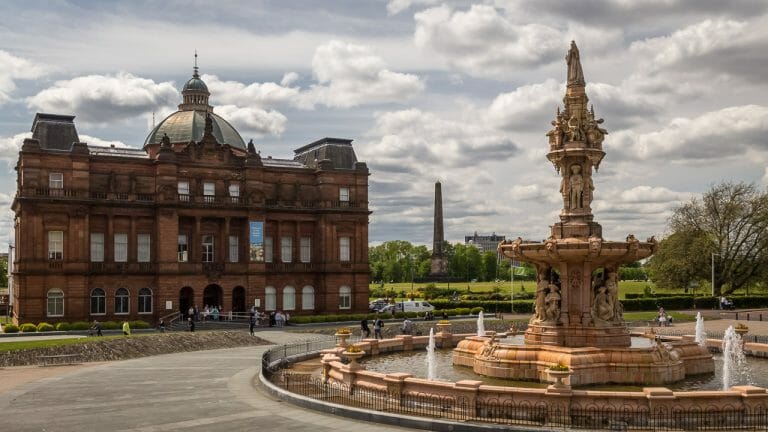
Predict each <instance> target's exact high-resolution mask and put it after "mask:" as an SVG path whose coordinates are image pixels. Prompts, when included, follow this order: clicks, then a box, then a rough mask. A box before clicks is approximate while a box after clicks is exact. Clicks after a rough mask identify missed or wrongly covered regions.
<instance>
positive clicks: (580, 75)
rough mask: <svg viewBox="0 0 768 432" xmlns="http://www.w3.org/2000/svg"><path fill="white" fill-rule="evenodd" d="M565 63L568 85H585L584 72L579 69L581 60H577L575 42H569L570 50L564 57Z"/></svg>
mask: <svg viewBox="0 0 768 432" xmlns="http://www.w3.org/2000/svg"><path fill="white" fill-rule="evenodd" d="M565 62H566V63H567V64H568V85H569V86H570V85H582V86H583V85H585V83H584V71H583V70H582V69H581V59H579V48H578V47H577V46H576V42H575V41H571V49H570V50H568V54H566V55H565Z"/></svg>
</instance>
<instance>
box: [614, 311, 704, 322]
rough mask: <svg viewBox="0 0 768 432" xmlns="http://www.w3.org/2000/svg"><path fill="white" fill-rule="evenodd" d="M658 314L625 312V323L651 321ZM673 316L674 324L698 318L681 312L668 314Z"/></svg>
mask: <svg viewBox="0 0 768 432" xmlns="http://www.w3.org/2000/svg"><path fill="white" fill-rule="evenodd" d="M657 315H658V312H624V321H651V320H653V319H655V318H656V316H657ZM667 315H671V316H672V318H673V321H672V322H686V321H696V316H694V315H691V314H686V313H680V312H669V311H668V312H667Z"/></svg>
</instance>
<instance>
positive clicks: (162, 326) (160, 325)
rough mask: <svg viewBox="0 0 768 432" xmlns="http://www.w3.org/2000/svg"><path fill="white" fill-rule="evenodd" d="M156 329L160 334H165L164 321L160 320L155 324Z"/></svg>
mask: <svg viewBox="0 0 768 432" xmlns="http://www.w3.org/2000/svg"><path fill="white" fill-rule="evenodd" d="M157 328H158V329H159V330H160V333H165V321H164V320H163V319H162V318H160V322H159V323H157Z"/></svg>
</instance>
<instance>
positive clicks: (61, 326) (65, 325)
mask: <svg viewBox="0 0 768 432" xmlns="http://www.w3.org/2000/svg"><path fill="white" fill-rule="evenodd" d="M70 328H71V327H70V325H69V323H66V322H60V323H57V324H56V330H58V331H67V330H69V329H70Z"/></svg>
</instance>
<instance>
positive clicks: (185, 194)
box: [178, 181, 189, 201]
mask: <svg viewBox="0 0 768 432" xmlns="http://www.w3.org/2000/svg"><path fill="white" fill-rule="evenodd" d="M178 190H179V201H189V182H188V181H180V182H179V185H178Z"/></svg>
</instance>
